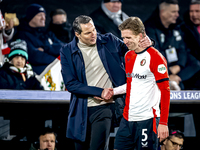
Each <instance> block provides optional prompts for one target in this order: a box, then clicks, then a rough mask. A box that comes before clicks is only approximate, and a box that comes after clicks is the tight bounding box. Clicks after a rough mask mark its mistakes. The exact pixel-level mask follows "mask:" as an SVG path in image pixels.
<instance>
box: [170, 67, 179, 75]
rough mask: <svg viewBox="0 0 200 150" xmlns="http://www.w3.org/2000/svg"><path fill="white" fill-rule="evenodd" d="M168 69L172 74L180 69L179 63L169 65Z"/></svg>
mask: <svg viewBox="0 0 200 150" xmlns="http://www.w3.org/2000/svg"><path fill="white" fill-rule="evenodd" d="M169 70H170V71H171V73H172V74H177V73H179V72H180V71H181V67H180V66H179V65H175V66H172V67H169Z"/></svg>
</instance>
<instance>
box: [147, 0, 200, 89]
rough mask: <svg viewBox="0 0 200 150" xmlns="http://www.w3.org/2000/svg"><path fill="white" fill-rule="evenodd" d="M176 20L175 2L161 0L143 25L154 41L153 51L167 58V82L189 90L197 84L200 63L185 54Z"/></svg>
mask: <svg viewBox="0 0 200 150" xmlns="http://www.w3.org/2000/svg"><path fill="white" fill-rule="evenodd" d="M178 17H179V5H178V0H164V1H163V2H161V3H160V4H159V8H157V9H156V10H155V12H154V13H153V14H152V16H151V17H150V18H149V19H148V20H147V21H146V22H145V27H146V33H147V35H149V36H150V37H151V38H152V39H154V40H155V48H157V49H158V50H159V51H160V52H161V53H162V54H163V56H164V57H165V58H166V59H167V63H168V71H169V79H170V81H175V82H176V83H177V85H179V86H180V88H181V89H185V90H186V89H187V90H192V89H194V88H199V85H200V84H199V85H198V84H196V85H195V84H194V82H195V81H197V80H196V76H197V75H198V72H199V71H200V64H199V61H198V60H197V59H196V58H195V57H193V56H192V55H191V54H190V53H189V52H188V51H187V48H186V46H185V43H184V41H183V39H182V37H183V35H182V32H181V30H180V24H181V23H180V21H179V20H178Z"/></svg>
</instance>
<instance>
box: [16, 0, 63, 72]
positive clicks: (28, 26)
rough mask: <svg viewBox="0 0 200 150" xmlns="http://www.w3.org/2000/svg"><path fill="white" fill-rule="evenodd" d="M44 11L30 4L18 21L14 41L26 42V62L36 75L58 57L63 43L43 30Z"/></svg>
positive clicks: (52, 34)
mask: <svg viewBox="0 0 200 150" xmlns="http://www.w3.org/2000/svg"><path fill="white" fill-rule="evenodd" d="M45 15H46V12H45V9H44V8H43V7H42V6H41V5H38V4H31V5H30V6H29V7H28V8H27V10H26V15H25V17H23V18H22V19H21V20H20V25H19V26H18V28H17V32H16V35H15V37H14V39H23V40H25V41H26V42H27V46H28V55H29V56H30V57H29V59H28V61H29V63H30V64H31V65H32V67H33V71H35V72H36V73H37V74H38V75H39V74H41V73H42V71H44V69H45V68H46V67H47V66H48V65H49V64H50V63H52V62H53V61H54V60H55V59H56V58H57V57H58V56H59V55H60V48H61V47H62V45H63V43H62V42H61V41H60V40H58V39H57V38H56V36H55V34H54V33H52V32H49V31H48V32H47V31H46V30H45V28H44V27H45V20H46V17H45Z"/></svg>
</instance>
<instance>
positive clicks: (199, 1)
mask: <svg viewBox="0 0 200 150" xmlns="http://www.w3.org/2000/svg"><path fill="white" fill-rule="evenodd" d="M193 4H200V0H191V3H190V5H193Z"/></svg>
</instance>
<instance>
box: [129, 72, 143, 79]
mask: <svg viewBox="0 0 200 150" xmlns="http://www.w3.org/2000/svg"><path fill="white" fill-rule="evenodd" d="M126 77H127V78H138V79H146V78H147V75H140V74H138V73H136V74H134V73H127V74H126Z"/></svg>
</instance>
